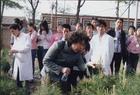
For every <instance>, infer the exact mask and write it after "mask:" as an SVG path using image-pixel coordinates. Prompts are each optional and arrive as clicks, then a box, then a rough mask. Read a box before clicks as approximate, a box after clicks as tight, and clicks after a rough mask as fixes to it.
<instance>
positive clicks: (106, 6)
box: [4, 0, 140, 19]
mask: <svg viewBox="0 0 140 95" xmlns="http://www.w3.org/2000/svg"><path fill="white" fill-rule="evenodd" d="M52 1H55V0H40V3H39V6H38V8H37V18H40V14H41V13H51V9H50V7H51V2H52ZM58 2H59V3H58V6H61V7H62V8H64V7H65V8H70V11H69V13H71V14H75V13H76V6H77V1H72V0H69V1H67V0H66V1H65V0H58ZM21 4H22V5H23V6H29V7H30V5H29V4H28V3H22V2H21ZM127 6H128V5H125V4H124V3H122V4H120V16H121V17H128V16H127V15H128V12H127V11H126V12H125V14H124V15H122V13H123V12H124V11H125V9H126V8H127ZM115 9H116V3H115V1H95V0H93V1H86V2H85V4H84V6H83V7H82V8H81V11H80V14H81V15H96V16H110V17H112V16H113V17H115V16H116V14H115V12H116V10H115ZM4 15H5V16H27V15H29V14H28V13H27V11H26V10H25V8H24V9H21V10H19V9H8V8H7V9H6V10H5V11H4ZM135 16H136V5H132V6H131V13H130V17H131V18H135ZM138 18H139V19H140V4H139V14H138Z"/></svg>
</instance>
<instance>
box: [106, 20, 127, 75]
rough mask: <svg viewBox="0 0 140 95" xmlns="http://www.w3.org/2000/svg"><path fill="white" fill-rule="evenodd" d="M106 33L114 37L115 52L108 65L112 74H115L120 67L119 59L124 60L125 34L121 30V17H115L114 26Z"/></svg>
mask: <svg viewBox="0 0 140 95" xmlns="http://www.w3.org/2000/svg"><path fill="white" fill-rule="evenodd" d="M107 33H108V34H109V35H110V36H112V37H113V38H114V47H115V52H114V56H113V60H112V62H111V65H110V66H111V72H112V74H114V73H115V74H117V73H118V72H119V69H120V64H121V60H122V59H123V63H125V61H126V34H125V32H124V31H123V19H122V18H117V19H116V22H115V28H113V29H111V30H109V31H108V32H107Z"/></svg>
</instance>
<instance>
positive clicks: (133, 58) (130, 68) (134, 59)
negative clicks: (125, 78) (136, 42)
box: [127, 53, 139, 73]
mask: <svg viewBox="0 0 140 95" xmlns="http://www.w3.org/2000/svg"><path fill="white" fill-rule="evenodd" d="M138 60H139V55H138V54H134V53H128V59H127V72H128V73H133V72H136V69H137V64H138Z"/></svg>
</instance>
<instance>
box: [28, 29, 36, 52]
mask: <svg viewBox="0 0 140 95" xmlns="http://www.w3.org/2000/svg"><path fill="white" fill-rule="evenodd" d="M29 34H30V37H31V42H32V49H37V43H36V41H37V32H36V31H34V32H31V33H29Z"/></svg>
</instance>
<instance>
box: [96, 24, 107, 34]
mask: <svg viewBox="0 0 140 95" xmlns="http://www.w3.org/2000/svg"><path fill="white" fill-rule="evenodd" d="M97 31H98V32H99V33H100V34H104V33H105V32H106V27H105V26H104V25H100V26H97Z"/></svg>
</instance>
